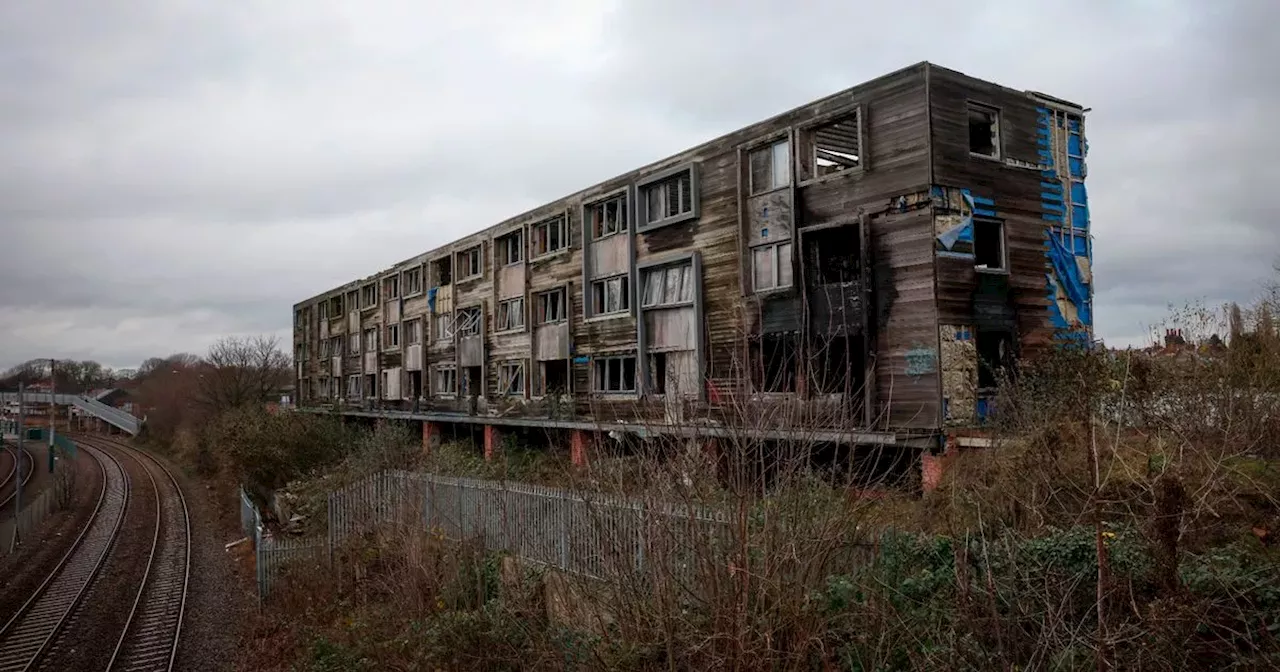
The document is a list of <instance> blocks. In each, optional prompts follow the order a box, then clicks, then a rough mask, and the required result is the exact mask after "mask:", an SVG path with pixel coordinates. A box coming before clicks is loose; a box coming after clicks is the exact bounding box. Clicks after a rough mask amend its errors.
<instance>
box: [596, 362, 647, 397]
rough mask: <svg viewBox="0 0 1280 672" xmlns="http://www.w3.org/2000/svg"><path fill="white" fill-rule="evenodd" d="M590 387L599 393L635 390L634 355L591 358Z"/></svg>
mask: <svg viewBox="0 0 1280 672" xmlns="http://www.w3.org/2000/svg"><path fill="white" fill-rule="evenodd" d="M592 366H593V367H594V369H593V374H594V375H592V377H591V380H592V383H591V389H592V390H593V391H595V392H601V393H618V392H635V391H636V358H635V355H627V356H620V357H596V358H595V359H594V360H592Z"/></svg>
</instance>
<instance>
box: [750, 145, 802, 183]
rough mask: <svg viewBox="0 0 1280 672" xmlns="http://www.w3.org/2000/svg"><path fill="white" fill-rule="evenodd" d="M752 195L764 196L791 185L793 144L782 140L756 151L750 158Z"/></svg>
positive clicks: (752, 152)
mask: <svg viewBox="0 0 1280 672" xmlns="http://www.w3.org/2000/svg"><path fill="white" fill-rule="evenodd" d="M748 162H749V164H750V174H749V176H748V179H749V181H750V187H751V195H752V196H755V195H756V194H763V193H764V192H766V191H773V190H774V189H779V188H781V187H785V186H787V185H789V184H791V143H790V141H787V140H781V141H778V142H775V143H773V144H771V145H768V146H765V147H761V148H759V149H754V150H752V151H751V154H750V155H749V157H748Z"/></svg>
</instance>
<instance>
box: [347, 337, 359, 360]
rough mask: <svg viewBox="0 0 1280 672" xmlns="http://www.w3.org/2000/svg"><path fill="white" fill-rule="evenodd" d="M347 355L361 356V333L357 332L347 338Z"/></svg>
mask: <svg viewBox="0 0 1280 672" xmlns="http://www.w3.org/2000/svg"><path fill="white" fill-rule="evenodd" d="M347 354H348V355H358V354H360V333H359V332H355V333H353V334H351V335H350V336H349V337H348V338H347Z"/></svg>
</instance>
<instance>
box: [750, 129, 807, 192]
mask: <svg viewBox="0 0 1280 672" xmlns="http://www.w3.org/2000/svg"><path fill="white" fill-rule="evenodd" d="M793 144H794V143H793V142H792V141H791V135H790V134H789V133H788V134H786V135H781V136H774V137H772V138H770V139H767V140H761V141H760V142H759V143H757V144H755V145H752V146H750V147H748V148H747V151H746V157H747V161H746V163H747V166H746V168H747V196H748V198H750V197H752V196H760V195H762V194H768V193H772V192H775V191H779V190H781V189H788V188H790V187H791V184H792V183H793V182H794V181H795V176H794V175H793V173H794V172H795V170H794V167H793V166H792V163H793V162H794V161H795V149H794V148H793V147H792V145H793ZM778 145H786V146H787V156H786V161H785V163H786V166H787V173H786V175H787V179H786V181H785V182H783V183H781V184H777V183H775V182H776V180H775V179H774V178H776V177H777V176H778V172H777V171H778V169H777V161H776V160H777V158H778V157H777V147H778ZM762 151H764V152H768V153H769V178H770V180H769V182H770V186H768V187H766V188H762V189H757V188H756V183H755V176H754V175H753V174H752V173H753V171H752V170H751V157H752V156H753V155H755V154H756V153H757V152H762Z"/></svg>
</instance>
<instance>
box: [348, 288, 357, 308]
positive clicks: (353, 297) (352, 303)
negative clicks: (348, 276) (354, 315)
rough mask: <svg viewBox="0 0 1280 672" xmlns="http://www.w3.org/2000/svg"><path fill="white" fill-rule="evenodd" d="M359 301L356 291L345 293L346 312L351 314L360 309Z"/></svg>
mask: <svg viewBox="0 0 1280 672" xmlns="http://www.w3.org/2000/svg"><path fill="white" fill-rule="evenodd" d="M359 299H360V293H359V292H357V291H356V290H354V289H353V290H351V291H349V292H347V310H350V311H353V312H354V311H356V310H359V308H360V303H359Z"/></svg>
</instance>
